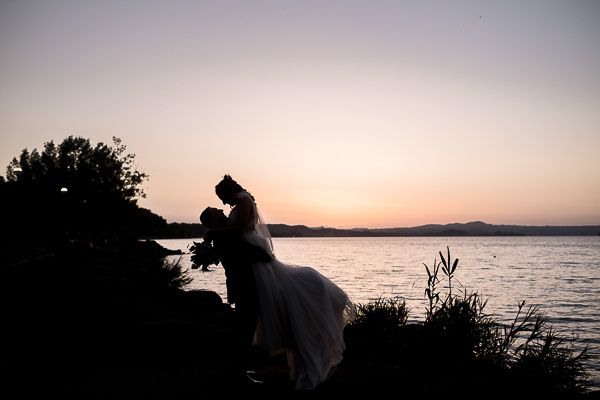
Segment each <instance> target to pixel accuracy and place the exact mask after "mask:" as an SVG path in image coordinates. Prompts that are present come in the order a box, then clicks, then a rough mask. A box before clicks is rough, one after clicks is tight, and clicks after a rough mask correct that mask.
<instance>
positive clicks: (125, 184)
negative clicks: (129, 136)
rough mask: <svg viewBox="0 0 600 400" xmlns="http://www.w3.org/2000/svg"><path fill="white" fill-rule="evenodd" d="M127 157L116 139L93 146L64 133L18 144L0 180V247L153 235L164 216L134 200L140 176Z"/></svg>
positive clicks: (142, 177) (143, 176) (52, 245)
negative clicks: (38, 143) (35, 145)
mask: <svg viewBox="0 0 600 400" xmlns="http://www.w3.org/2000/svg"><path fill="white" fill-rule="evenodd" d="M134 161H135V154H132V153H128V152H127V151H126V146H125V145H124V144H123V143H122V142H121V140H120V139H118V138H113V144H112V145H107V144H104V143H97V144H96V145H93V144H92V143H91V142H90V140H89V139H86V138H82V137H74V136H69V137H67V138H65V139H64V140H63V141H62V142H61V143H60V144H58V145H56V144H54V142H53V141H50V142H47V143H45V144H44V147H43V150H42V151H41V152H38V150H37V149H33V150H32V151H29V150H28V149H24V150H23V151H22V152H21V154H20V155H19V157H15V158H13V160H12V161H11V162H10V164H9V165H8V167H7V170H6V179H4V178H2V179H0V201H1V203H0V212H1V213H2V218H3V221H4V222H5V223H4V227H3V229H2V236H3V237H2V242H3V245H4V246H7V247H6V248H10V247H11V246H14V243H20V244H21V245H25V244H26V245H28V246H33V247H36V246H37V247H45V248H55V247H57V246H59V245H62V244H64V243H66V242H67V241H69V240H89V241H90V242H97V243H98V242H103V241H104V242H105V241H114V240H122V239H132V238H136V237H139V236H144V235H156V234H160V233H161V232H162V231H164V228H165V226H166V221H165V220H164V219H163V218H162V217H160V216H158V215H156V214H154V213H152V212H151V211H149V210H147V209H143V208H140V207H138V206H137V200H138V199H139V198H142V197H145V193H144V190H143V187H142V184H143V183H144V182H145V181H146V180H147V179H148V175H147V174H146V173H144V172H141V171H139V170H138V169H136V167H135V165H134Z"/></svg>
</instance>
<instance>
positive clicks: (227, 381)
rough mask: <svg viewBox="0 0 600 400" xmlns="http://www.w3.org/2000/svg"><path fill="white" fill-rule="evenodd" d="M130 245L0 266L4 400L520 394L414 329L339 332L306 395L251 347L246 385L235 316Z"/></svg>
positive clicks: (144, 248)
mask: <svg viewBox="0 0 600 400" xmlns="http://www.w3.org/2000/svg"><path fill="white" fill-rule="evenodd" d="M140 243H141V244H140ZM140 243H136V244H135V245H133V246H127V247H110V246H109V247H104V248H97V247H94V246H87V245H86V246H81V245H75V246H72V247H69V248H65V249H62V250H61V251H57V252H53V253H47V254H43V255H40V256H37V257H33V258H31V259H29V260H22V261H21V262H18V263H11V264H9V265H5V266H2V269H1V270H0V272H1V280H0V296H1V298H0V299H1V304H2V319H3V324H2V325H3V327H4V328H3V331H4V333H3V339H1V343H2V377H3V380H4V381H5V382H6V384H5V385H3V388H2V390H3V391H5V394H13V395H11V397H6V396H5V397H4V398H14V397H15V396H14V394H16V397H18V398H31V397H33V398H36V397H38V396H40V395H43V396H44V397H58V398H64V397H75V398H85V399H115V398H116V399H131V398H168V399H173V398H190V399H191V398H195V399H198V398H202V397H206V396H207V395H209V394H211V395H212V394H213V393H214V394H216V395H219V396H226V395H227V394H232V393H239V392H243V393H244V394H246V395H251V394H258V395H267V396H269V395H277V396H281V395H285V396H286V397H288V396H313V397H314V396H319V395H327V396H332V395H334V396H335V395H351V394H352V395H355V394H359V393H360V394H373V393H382V394H384V393H390V392H391V393H392V394H395V395H397V394H399V393H402V394H404V395H406V394H408V393H412V394H415V395H419V396H427V397H431V396H447V395H461V396H462V397H466V398H474V397H481V396H482V395H484V396H491V395H492V394H502V395H513V396H517V397H518V395H519V394H521V393H522V391H523V390H524V389H525V391H526V392H527V386H526V385H525V386H520V387H518V388H510V387H502V386H501V385H500V383H501V382H502V379H499V378H498V377H497V376H494V374H496V373H497V372H498V371H496V370H494V369H493V368H491V367H489V366H486V365H484V364H481V365H479V366H477V368H476V369H473V368H472V367H471V366H467V365H466V364H464V365H462V364H461V362H462V361H461V360H460V359H454V360H453V361H452V363H451V364H450V365H443V363H445V362H446V361H447V360H445V359H443V358H442V359H440V358H436V354H438V353H437V352H438V350H439V348H437V347H436V346H432V343H431V338H430V337H428V333H427V331H425V330H424V329H423V326H421V325H418V324H415V325H410V324H409V325H405V326H401V327H397V328H394V329H393V331H386V330H373V329H365V328H364V327H360V326H352V325H351V326H348V327H347V328H346V332H345V335H346V345H347V349H346V353H345V358H344V360H343V362H342V363H341V364H340V365H339V366H338V368H337V369H336V370H335V372H334V373H333V375H332V376H331V378H330V379H329V380H328V381H326V382H325V383H324V384H323V385H321V386H320V387H319V388H317V389H316V390H315V391H312V392H310V393H298V392H295V391H294V390H293V387H292V385H291V384H290V382H289V380H288V377H287V373H288V371H287V365H286V360H285V358H284V357H282V356H277V357H268V356H267V355H265V354H264V353H262V352H261V350H260V349H256V351H255V353H254V354H253V356H252V359H251V364H252V366H253V368H254V370H255V371H256V374H255V375H253V376H254V377H255V378H257V379H259V380H261V381H262V382H263V383H252V382H250V381H249V380H248V379H244V377H242V378H240V377H239V376H238V374H237V373H236V371H235V370H234V368H233V365H234V363H233V360H234V359H235V357H236V354H234V353H233V350H232V347H231V343H232V342H233V330H232V329H233V328H232V327H233V324H232V316H233V313H234V310H232V308H231V307H230V306H229V305H228V304H226V303H224V302H223V299H221V298H220V297H219V296H218V295H217V294H216V293H214V292H209V291H201V290H194V291H184V290H182V289H181V288H179V287H178V284H179V283H181V281H180V279H182V278H184V277H185V276H184V275H185V274H184V273H183V272H182V271H180V270H177V266H176V265H175V266H170V267H168V268H165V267H164V264H163V260H162V257H164V255H165V254H166V253H164V249H161V248H160V246H158V247H157V245H156V243H154V242H146V243H144V242H140ZM178 279H179V280H178ZM461 368H462V369H461ZM469 368H471V369H469ZM486 368H489V369H487V370H486ZM490 377H493V379H490ZM530 389H531V392H532V393H537V394H544V393H543V390H542V391H541V392H540V389H539V388H538V387H533V386H532V387H531V388H530ZM578 397H579V398H600V396H599V395H598V393H597V392H594V393H588V394H585V395H580V396H578Z"/></svg>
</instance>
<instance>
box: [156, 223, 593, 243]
mask: <svg viewBox="0 0 600 400" xmlns="http://www.w3.org/2000/svg"><path fill="white" fill-rule="evenodd" d="M268 227H269V231H270V232H271V236H272V237H274V238H280V237H281V238H295V237H490V236H496V237H502V236H600V225H581V226H551V225H547V226H528V225H493V224H487V223H485V222H480V221H477V222H468V223H464V224H463V223H453V224H446V225H439V224H429V225H421V226H416V227H410V228H375V229H369V228H354V229H338V228H327V227H308V226H305V225H286V224H269V225H268ZM204 232H205V228H204V227H203V226H202V225H201V224H187V223H170V224H168V229H167V233H166V234H165V235H160V237H152V239H190V238H198V237H202V236H203V235H204Z"/></svg>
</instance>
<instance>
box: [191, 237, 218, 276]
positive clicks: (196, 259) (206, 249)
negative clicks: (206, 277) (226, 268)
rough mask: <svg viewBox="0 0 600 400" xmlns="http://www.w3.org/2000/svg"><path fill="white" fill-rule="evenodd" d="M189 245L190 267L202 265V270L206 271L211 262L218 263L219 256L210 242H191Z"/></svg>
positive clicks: (195, 267) (194, 267)
mask: <svg viewBox="0 0 600 400" xmlns="http://www.w3.org/2000/svg"><path fill="white" fill-rule="evenodd" d="M193 243H194V244H193V245H191V246H190V247H189V249H190V252H191V253H192V269H198V268H200V267H202V271H208V266H209V265H211V264H214V265H218V264H219V261H220V260H219V256H218V255H217V252H216V251H215V249H214V247H213V246H212V244H211V243H210V242H208V241H204V242H193Z"/></svg>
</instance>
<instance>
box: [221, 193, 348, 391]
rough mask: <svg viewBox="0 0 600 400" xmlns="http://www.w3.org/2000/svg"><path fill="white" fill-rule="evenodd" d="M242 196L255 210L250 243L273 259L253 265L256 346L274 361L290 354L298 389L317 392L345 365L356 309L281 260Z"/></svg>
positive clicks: (330, 286) (325, 282)
mask: <svg viewBox="0 0 600 400" xmlns="http://www.w3.org/2000/svg"><path fill="white" fill-rule="evenodd" d="M238 196H242V197H246V198H245V199H243V201H248V200H251V203H252V205H253V206H252V212H251V216H250V218H249V219H250V220H249V221H248V226H247V231H246V233H245V234H244V237H245V239H246V240H247V241H249V242H250V243H252V244H255V245H257V246H260V247H262V248H263V249H265V250H267V251H268V252H269V253H270V254H272V255H273V260H272V261H270V262H268V263H254V264H253V268H254V271H253V272H254V279H255V284H256V288H257V292H258V303H259V320H258V324H257V328H256V332H255V335H254V344H256V345H259V346H261V347H263V348H264V349H265V350H266V351H268V352H269V354H271V355H275V354H280V353H284V352H285V353H286V355H287V360H288V366H289V370H290V378H291V379H292V380H293V381H294V382H295V388H296V389H298V390H308V389H313V388H315V387H316V386H317V385H318V384H319V383H321V382H323V381H324V380H325V379H327V378H328V377H329V375H330V374H331V372H332V371H333V369H334V368H335V366H336V365H338V364H339V363H340V361H341V360H342V353H343V351H344V348H345V344H344V335H343V333H344V327H345V326H346V324H347V323H348V322H350V321H351V320H352V319H353V318H354V306H353V304H352V302H351V301H350V299H349V297H348V295H347V294H346V293H345V292H344V291H343V290H342V289H340V288H339V287H338V286H337V285H336V284H334V283H333V282H332V281H331V280H329V279H328V278H326V277H325V276H323V275H322V274H320V273H319V272H318V271H316V270H315V269H313V268H311V267H306V266H296V265H289V264H285V263H283V262H281V261H279V260H277V258H276V257H275V256H274V254H273V245H272V242H271V237H270V235H269V230H268V228H267V226H266V225H265V224H264V222H263V221H262V218H261V217H260V214H259V212H258V209H257V207H256V204H255V203H254V200H253V199H252V197H251V195H250V194H249V193H248V192H240V193H239V194H238ZM237 214H238V213H237V212H236V209H235V208H234V209H232V211H231V213H230V216H229V218H230V221H231V222H232V223H236V222H238V224H239V221H236V219H237V218H239V216H238V215H237ZM238 226H239V225H238Z"/></svg>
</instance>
